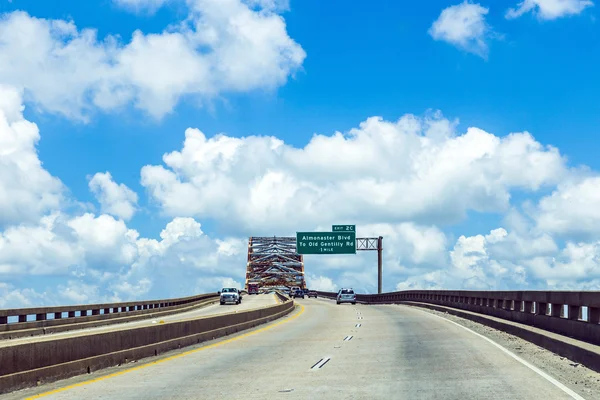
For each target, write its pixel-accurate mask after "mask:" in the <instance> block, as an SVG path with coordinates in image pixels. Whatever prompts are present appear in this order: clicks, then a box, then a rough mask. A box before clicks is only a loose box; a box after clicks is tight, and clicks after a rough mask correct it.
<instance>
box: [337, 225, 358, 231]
mask: <svg viewBox="0 0 600 400" xmlns="http://www.w3.org/2000/svg"><path fill="white" fill-rule="evenodd" d="M331 230H332V231H334V232H356V225H332V226H331Z"/></svg>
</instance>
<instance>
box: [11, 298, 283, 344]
mask: <svg viewBox="0 0 600 400" xmlns="http://www.w3.org/2000/svg"><path fill="white" fill-rule="evenodd" d="M276 303H277V300H276V297H275V295H274V294H264V295H245V296H242V302H241V303H240V304H238V305H234V304H226V305H220V304H219V303H218V300H217V302H216V304H210V305H208V306H204V307H201V308H197V309H195V310H190V311H186V312H182V313H178V314H171V315H166V316H163V317H156V318H147V319H141V320H138V321H133V322H125V323H121V324H112V325H105V326H99V327H95V328H86V329H77V330H72V331H66V332H57V333H52V334H48V335H38V336H29V337H23V338H16V339H8V340H0V347H4V346H14V345H17V344H22V343H32V342H41V341H45V340H53V339H56V338H63V337H73V336H81V335H90V334H97V333H102V332H112V331H116V330H121V329H131V328H139V327H141V326H147V325H151V324H153V321H154V323H157V322H159V321H164V322H173V321H182V320H184V319H192V318H197V317H204V316H208V315H216V314H222V313H227V312H232V311H234V310H238V311H241V310H249V309H252V308H259V307H264V306H267V305H272V304H276Z"/></svg>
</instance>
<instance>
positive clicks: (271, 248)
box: [245, 236, 383, 293]
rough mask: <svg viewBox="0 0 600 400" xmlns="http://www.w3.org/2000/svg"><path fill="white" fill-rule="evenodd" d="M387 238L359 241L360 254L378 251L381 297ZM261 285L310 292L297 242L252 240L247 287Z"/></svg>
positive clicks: (293, 239)
mask: <svg viewBox="0 0 600 400" xmlns="http://www.w3.org/2000/svg"><path fill="white" fill-rule="evenodd" d="M382 243H383V238H382V237H381V236H379V237H365V238H356V250H361V251H365V250H367V251H369V250H371V251H373V250H375V251H377V253H378V257H377V259H378V260H377V261H378V262H377V264H378V268H377V269H378V275H379V279H378V280H379V282H378V289H379V290H378V293H381V275H382V274H381V264H382V250H383V246H382ZM248 283H258V286H259V287H260V288H261V289H286V288H290V287H292V286H298V287H300V288H302V289H306V281H305V279H304V258H303V257H302V255H301V254H298V253H297V252H296V238H295V237H293V236H291V237H281V236H280V237H277V236H269V237H263V236H259V237H257V236H252V237H250V239H248V264H247V265H246V284H245V289H246V290H248Z"/></svg>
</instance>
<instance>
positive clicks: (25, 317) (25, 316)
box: [19, 315, 27, 322]
mask: <svg viewBox="0 0 600 400" xmlns="http://www.w3.org/2000/svg"><path fill="white" fill-rule="evenodd" d="M19 322H27V315H19Z"/></svg>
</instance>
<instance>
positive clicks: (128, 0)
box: [113, 0, 169, 14]
mask: <svg viewBox="0 0 600 400" xmlns="http://www.w3.org/2000/svg"><path fill="white" fill-rule="evenodd" d="M113 2H114V3H115V4H116V5H117V6H119V7H123V8H124V9H126V10H129V11H133V12H136V13H139V12H143V11H144V12H147V13H148V14H154V13H155V12H156V11H157V10H158V9H159V8H161V7H162V6H164V5H165V4H167V3H168V2H169V0H113Z"/></svg>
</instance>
